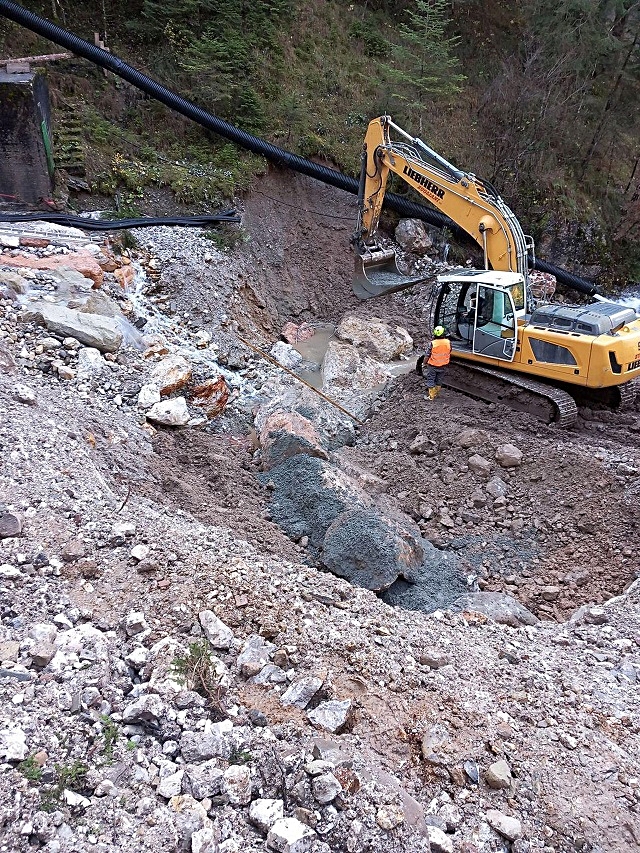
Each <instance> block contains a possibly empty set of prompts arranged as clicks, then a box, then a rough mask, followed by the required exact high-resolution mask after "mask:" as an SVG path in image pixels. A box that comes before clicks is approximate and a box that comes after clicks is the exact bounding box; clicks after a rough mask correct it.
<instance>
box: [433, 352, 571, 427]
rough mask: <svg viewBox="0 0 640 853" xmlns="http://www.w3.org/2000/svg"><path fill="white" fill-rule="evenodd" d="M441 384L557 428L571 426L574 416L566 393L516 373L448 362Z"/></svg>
mask: <svg viewBox="0 0 640 853" xmlns="http://www.w3.org/2000/svg"><path fill="white" fill-rule="evenodd" d="M444 385H445V386H446V387H447V388H453V389H454V390H456V391H462V392H463V393H464V394H468V395H469V396H470V397H476V398H477V399H480V400H486V401H487V402H490V403H502V404H503V405H505V406H508V407H509V408H511V409H515V410H516V411H520V412H527V413H528V414H530V415H533V417H535V418H538V419H539V420H541V421H544V422H545V423H555V424H557V425H558V426H559V427H560V428H561V429H567V428H568V427H570V426H573V424H575V422H576V420H577V417H578V407H577V406H576V402H575V400H574V399H573V397H572V396H571V395H570V394H568V393H567V392H566V391H563V390H562V389H561V388H555V387H553V386H552V385H546V384H544V383H543V382H536V381H535V380H534V379H529V378H528V377H526V376H522V375H520V374H517V375H516V374H511V373H507V372H506V371H502V370H491V368H488V367H479V366H478V365H467V364H464V363H461V362H460V361H452V362H451V364H450V365H449V367H448V368H447V372H446V374H445V378H444Z"/></svg>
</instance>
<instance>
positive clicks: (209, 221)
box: [0, 210, 241, 231]
mask: <svg viewBox="0 0 640 853" xmlns="http://www.w3.org/2000/svg"><path fill="white" fill-rule="evenodd" d="M40 221H42V222H53V223H58V224H60V225H66V226H67V227H68V228H82V229H83V230H84V231H122V230H125V229H129V228H149V227H150V226H151V225H182V226H184V227H185V228H206V227H207V226H208V225H216V224H218V223H221V222H236V223H237V222H240V221H241V220H240V217H239V216H236V212H235V210H225V211H224V212H223V213H218V214H215V215H211V216H204V215H203V216H136V217H134V218H132V219H88V218H87V217H85V216H70V215H69V214H67V213H49V212H48V211H46V210H43V211H42V212H40V213H0V222H12V223H17V224H18V225H19V224H20V223H21V222H40Z"/></svg>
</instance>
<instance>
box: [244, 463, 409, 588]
mask: <svg viewBox="0 0 640 853" xmlns="http://www.w3.org/2000/svg"><path fill="white" fill-rule="evenodd" d="M261 479H262V480H263V482H269V485H270V486H271V488H272V499H271V502H270V505H269V509H270V512H271V516H272V518H273V520H274V521H275V522H276V523H277V524H279V525H280V527H282V529H283V530H284V531H285V533H287V535H288V536H290V537H291V538H292V539H293V540H295V541H299V540H300V539H302V537H306V538H307V540H308V546H309V550H310V552H311V554H312V555H313V556H314V557H315V558H317V559H319V561H320V562H321V563H322V564H323V565H324V566H325V567H326V568H328V569H329V570H330V571H332V572H334V573H335V574H337V575H339V576H340V577H345V578H347V579H348V580H350V581H351V582H352V583H355V584H357V585H358V586H363V587H366V588H367V589H373V590H381V589H386V588H387V587H389V586H390V585H391V584H392V583H393V582H394V581H395V580H396V579H397V578H398V577H405V578H407V579H408V580H414V579H415V578H416V577H417V572H418V569H419V568H420V566H421V564H422V561H423V545H424V542H423V540H422V538H421V535H420V530H419V528H418V527H417V526H416V525H415V524H414V522H413V521H412V520H411V519H410V518H409V517H408V516H406V515H404V514H403V513H401V512H398V510H396V509H395V508H392V507H387V506H385V505H383V504H381V503H379V502H378V503H376V502H375V501H374V500H373V498H371V497H370V496H369V495H367V494H366V493H365V492H364V491H363V490H362V489H361V488H360V487H359V485H358V484H357V483H356V482H355V480H352V479H351V478H350V477H348V476H347V475H346V474H345V473H344V472H342V471H340V470H339V469H338V468H335V467H333V466H331V465H329V464H328V463H327V462H325V461H323V460H320V459H317V458H313V457H310V456H306V455H298V456H293V457H291V458H290V459H287V460H285V462H283V463H282V464H281V465H279V466H277V467H276V468H273V469H272V470H271V471H270V472H269V474H268V475H267V474H262V475H261ZM378 500H379V499H378Z"/></svg>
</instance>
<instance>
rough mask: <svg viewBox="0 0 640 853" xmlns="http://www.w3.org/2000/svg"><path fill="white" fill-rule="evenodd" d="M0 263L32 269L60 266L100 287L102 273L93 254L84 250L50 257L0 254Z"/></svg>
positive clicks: (57, 267)
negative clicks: (74, 271) (77, 273)
mask: <svg viewBox="0 0 640 853" xmlns="http://www.w3.org/2000/svg"><path fill="white" fill-rule="evenodd" d="M0 264H4V265H5V266H9V267H30V268H31V269H34V270H57V269H60V268H61V267H62V268H65V267H66V268H67V269H72V270H76V272H79V273H80V274H81V275H83V276H84V277H85V278H88V279H91V281H92V282H93V286H94V287H102V282H103V279H104V273H103V272H102V269H101V267H100V264H99V263H98V262H97V261H96V259H95V258H94V257H93V255H89V254H88V253H86V252H73V253H71V254H68V255H52V256H51V257H50V258H34V257H32V256H26V255H7V254H2V255H0Z"/></svg>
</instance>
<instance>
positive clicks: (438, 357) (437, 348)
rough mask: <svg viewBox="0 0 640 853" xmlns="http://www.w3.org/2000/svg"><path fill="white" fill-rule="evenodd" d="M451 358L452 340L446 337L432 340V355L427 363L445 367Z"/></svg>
mask: <svg viewBox="0 0 640 853" xmlns="http://www.w3.org/2000/svg"><path fill="white" fill-rule="evenodd" d="M450 358H451V341H448V340H447V339H446V338H435V340H433V341H432V342H431V355H430V356H429V360H428V361H427V364H430V365H431V367H445V366H446V365H447V364H449V360H450Z"/></svg>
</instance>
